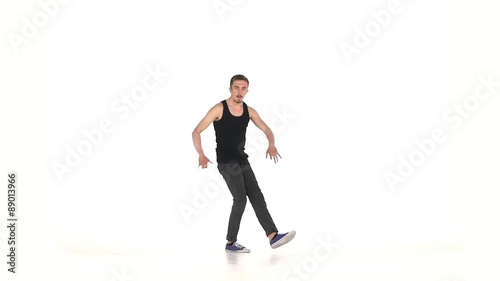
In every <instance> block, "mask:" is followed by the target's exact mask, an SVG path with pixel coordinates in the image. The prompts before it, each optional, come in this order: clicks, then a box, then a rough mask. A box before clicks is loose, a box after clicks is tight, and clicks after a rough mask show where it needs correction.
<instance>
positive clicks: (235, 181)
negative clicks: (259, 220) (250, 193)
mask: <svg viewBox="0 0 500 281" xmlns="http://www.w3.org/2000/svg"><path fill="white" fill-rule="evenodd" d="M217 168H218V169H219V172H220V174H221V175H222V177H223V178H224V180H225V181H226V183H227V186H228V188H229V191H230V192H231V195H232V196H233V207H232V209H231V214H230V216H229V225H228V229H227V236H226V239H227V241H228V242H235V241H236V240H237V236H238V231H239V229H240V223H241V217H242V216H243V212H244V211H245V206H246V203H247V197H246V192H245V183H244V179H243V174H242V172H241V167H240V165H239V164H235V163H228V164H222V163H221V164H218V165H217Z"/></svg>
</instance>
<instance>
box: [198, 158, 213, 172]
mask: <svg viewBox="0 0 500 281" xmlns="http://www.w3.org/2000/svg"><path fill="white" fill-rule="evenodd" d="M208 162H210V163H212V161H210V159H208V158H207V157H206V156H205V155H203V156H200V157H199V158H198V167H200V166H201V168H202V169H206V168H207V166H208ZM212 164H213V163H212Z"/></svg>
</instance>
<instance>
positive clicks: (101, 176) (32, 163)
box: [0, 0, 500, 280]
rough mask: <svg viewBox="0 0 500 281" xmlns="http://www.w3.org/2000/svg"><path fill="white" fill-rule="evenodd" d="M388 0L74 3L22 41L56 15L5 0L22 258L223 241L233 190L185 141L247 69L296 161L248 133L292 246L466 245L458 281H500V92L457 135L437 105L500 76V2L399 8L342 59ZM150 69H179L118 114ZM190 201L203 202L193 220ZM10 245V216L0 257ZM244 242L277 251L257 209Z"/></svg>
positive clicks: (3, 67) (255, 101) (8, 143)
mask: <svg viewBox="0 0 500 281" xmlns="http://www.w3.org/2000/svg"><path fill="white" fill-rule="evenodd" d="M41 2H42V3H45V2H47V1H43V0H42V1H41ZM270 2H271V3H270ZM389 2H390V1H366V0H364V1H361V0H360V1H335V2H334V1H308V2H305V1H283V0H282V1H245V0H242V1H239V2H238V1H233V3H235V5H234V7H233V8H232V10H230V11H226V12H224V13H223V14H222V18H221V17H220V16H219V14H218V13H217V11H216V9H215V8H214V6H213V3H214V2H212V1H210V0H206V1H152V0H146V1H68V3H67V4H64V5H62V4H61V5H60V6H59V10H58V11H57V12H55V13H54V16H53V17H50V18H49V20H48V23H47V24H46V25H45V26H43V27H40V28H38V31H37V32H36V34H35V35H34V36H33V38H30V39H28V40H27V41H28V42H27V43H23V44H21V45H19V46H14V45H13V44H12V42H11V40H10V39H9V38H11V36H12V34H13V33H15V34H17V35H19V36H22V29H23V25H24V24H25V22H24V21H23V20H22V19H23V17H26V18H27V19H28V20H30V21H31V22H33V15H35V14H36V13H37V12H40V11H43V10H42V8H41V6H40V4H39V3H38V2H37V1H16V2H15V3H14V2H12V1H8V2H7V1H2V2H1V4H0V28H1V30H0V33H1V34H3V36H2V38H3V39H2V41H0V61H1V63H0V95H1V101H0V106H1V109H0V124H1V130H2V133H1V140H0V143H1V146H0V159H1V160H0V171H1V173H2V176H3V177H4V179H6V178H7V173H8V172H10V171H17V173H18V176H19V187H18V188H19V189H18V194H19V195H18V196H19V197H18V200H19V211H18V216H19V218H20V221H19V225H20V227H19V234H18V235H19V239H22V240H21V241H22V244H21V246H20V248H19V256H21V257H23V259H24V263H23V264H22V266H20V268H21V269H22V270H29V269H30V268H31V269H34V268H41V267H44V264H45V263H43V262H41V260H45V261H46V262H47V266H48V264H49V260H50V257H51V256H56V255H59V254H61V253H85V252H92V253H100V252H116V253H131V252H137V251H138V252H140V251H150V250H151V249H152V248H154V249H164V250H171V251H176V250H182V249H183V247H194V246H187V245H185V244H187V243H183V242H186V241H193V243H196V247H206V248H207V249H209V250H214V251H219V250H221V247H222V245H223V243H224V241H225V240H224V238H225V230H226V225H227V218H228V215H229V210H230V207H231V197H230V195H229V192H228V191H227V190H226V187H225V185H224V184H223V182H222V184H221V178H220V177H219V175H218V173H217V169H216V166H215V165H210V166H209V168H208V169H207V170H201V169H198V168H197V164H198V161H197V160H198V156H197V154H196V151H195V150H194V148H193V145H192V140H191V132H192V130H193V129H194V127H195V126H196V124H197V123H198V122H199V121H200V120H201V118H203V116H204V115H205V113H206V112H207V111H208V109H209V108H210V107H211V106H213V105H214V104H215V103H217V102H219V101H220V100H222V99H225V98H227V97H228V96H229V91H228V87H229V79H230V78H231V76H232V75H234V74H238V73H242V74H245V75H246V76H247V77H248V78H249V80H250V88H249V89H250V91H249V92H248V94H247V97H246V99H245V101H246V102H247V104H249V105H250V106H252V107H254V108H255V109H257V111H258V112H259V113H260V115H261V116H262V118H263V119H264V121H266V122H268V123H269V124H270V125H271V127H272V128H273V129H274V131H275V135H276V145H277V148H278V151H279V152H280V154H281V155H282V157H283V158H282V159H281V160H280V162H279V163H278V164H276V165H275V164H273V163H272V162H270V161H269V160H267V161H266V159H265V151H266V142H265V139H263V138H262V137H263V135H262V134H261V133H260V132H258V131H257V130H256V129H255V126H253V124H250V125H249V128H248V132H247V138H248V139H249V141H248V142H247V150H248V151H249V154H251V157H250V161H251V163H252V166H253V168H254V171H255V173H256V176H257V179H258V180H259V183H260V185H261V188H262V190H263V192H264V195H265V196H266V200H267V202H268V206H269V209H270V211H271V213H272V215H273V217H274V219H275V221H276V223H277V225H278V227H279V228H280V230H282V231H287V230H289V229H296V230H297V232H298V233H299V234H298V236H297V239H298V240H297V244H299V245H300V243H304V244H307V243H308V241H311V239H314V237H316V236H317V235H319V234H320V233H329V234H331V235H332V236H334V237H335V238H336V239H337V241H339V243H341V244H342V245H344V246H349V245H350V246H351V247H360V248H362V247H382V248H391V247H395V248H398V247H407V246H409V247H431V248H433V249H442V248H446V249H454V251H456V252H457V253H459V254H460V255H461V256H463V264H461V265H460V266H461V269H462V270H463V272H462V273H461V274H462V275H461V276H462V279H464V280H465V279H466V280H469V279H468V278H472V277H473V278H474V279H470V280H479V279H476V278H479V277H482V278H486V277H488V278H491V276H492V275H491V274H490V272H489V270H492V269H493V268H492V266H493V265H495V264H498V262H499V260H498V255H496V254H495V253H496V252H497V251H498V250H500V243H499V242H498V237H500V228H499V227H498V214H499V213H500V207H499V206H500V205H499V204H498V201H499V199H500V196H499V193H498V191H497V190H498V188H499V187H500V180H499V178H498V170H499V168H500V162H499V160H498V159H499V157H500V149H499V148H498V143H500V133H499V131H498V128H499V125H500V124H499V122H500V118H499V117H500V111H499V110H498V108H499V105H500V98H499V95H500V87H496V88H495V90H496V92H495V93H494V94H492V95H491V96H490V97H489V98H487V99H485V100H483V101H480V103H479V105H478V107H477V110H475V111H473V112H470V117H468V118H466V119H463V123H462V124H461V126H458V128H457V129H453V128H452V127H451V125H452V124H453V123H450V122H445V120H444V119H443V114H444V113H445V112H446V111H447V110H448V109H450V108H451V109H453V106H454V104H460V103H462V102H463V101H464V99H465V98H466V97H470V96H472V95H473V94H474V90H475V89H476V86H478V85H480V81H479V79H478V77H479V76H482V77H488V76H489V75H491V77H492V80H494V81H500V69H499V67H498V66H499V65H500V54H499V52H498V50H499V49H500V40H499V39H498V36H497V35H496V34H497V27H498V26H499V24H500V22H499V21H500V20H499V19H498V13H497V11H498V8H497V7H496V6H495V4H493V2H492V1H486V0H485V1H462V2H460V3H457V2H456V1H455V2H454V1H437V2H435V1H428V0H422V1H403V0H402V1H401V2H400V4H399V5H400V9H401V11H400V12H399V13H397V14H393V15H392V16H391V19H390V21H389V22H388V24H387V26H385V27H382V28H381V30H380V32H379V33H378V34H377V35H375V36H373V37H372V38H370V42H369V43H368V44H367V45H366V46H365V47H363V48H360V49H359V50H360V51H359V53H357V54H353V55H352V56H351V57H350V58H351V59H352V61H351V62H350V63H349V62H348V60H347V59H346V56H345V55H344V54H343V52H342V49H341V47H340V46H341V44H342V42H345V43H348V44H351V45H353V46H354V44H355V43H354V41H355V37H356V36H357V33H356V28H360V29H362V30H364V29H365V27H366V25H367V24H368V23H369V22H370V21H373V15H372V14H371V12H372V11H373V12H379V11H380V10H383V9H387V5H388V3H389ZM223 3H225V1H223ZM16 49H18V50H17V52H16ZM148 67H150V68H153V69H154V68H157V67H159V69H161V71H162V72H168V73H169V76H168V77H167V78H165V79H164V80H163V81H162V83H160V84H159V86H158V88H157V89H155V90H153V91H150V92H148V95H147V97H146V98H145V99H144V100H143V101H140V102H138V103H137V108H135V109H133V110H131V112H130V115H128V116H127V117H126V118H120V114H119V113H117V112H116V111H113V109H112V107H111V105H112V104H113V102H114V101H115V100H117V99H118V100H119V99H120V96H121V95H130V94H131V91H132V89H133V87H135V86H138V85H141V84H142V81H143V79H144V77H146V76H147V75H148V72H147V70H146V69H147V68H148ZM284 116H285V117H284ZM106 118H109V119H110V120H112V122H113V125H114V127H113V128H114V129H113V131H112V132H111V133H105V134H103V140H102V143H100V144H99V145H97V146H93V150H92V151H91V152H90V153H89V154H88V155H87V156H84V157H83V158H82V161H81V163H80V164H78V165H76V167H74V168H71V169H72V171H71V172H67V173H64V174H63V175H62V181H59V180H58V176H57V175H56V172H55V171H54V168H53V164H54V163H55V162H57V163H60V164H64V165H66V164H67V163H66V157H67V154H68V151H67V147H71V148H73V149H75V148H76V147H77V145H78V143H80V142H82V141H83V140H85V136H84V135H83V133H82V132H83V130H87V131H90V130H95V129H97V128H98V127H99V123H100V122H101V121H102V120H103V119H106ZM436 128H441V129H443V130H444V131H445V134H446V137H447V140H446V141H445V142H444V143H442V144H438V145H437V146H436V148H435V150H434V153H432V155H430V156H428V157H426V159H425V160H424V162H423V164H422V165H421V166H418V167H416V169H415V172H414V173H413V174H412V175H411V176H409V177H407V178H405V182H404V183H398V184H397V185H396V188H395V190H394V189H391V188H390V186H389V185H388V183H387V181H386V179H385V178H384V173H386V172H388V171H389V172H393V173H397V168H398V165H399V164H400V160H399V158H398V157H399V156H402V157H405V158H406V159H408V157H409V155H410V153H411V152H412V151H415V150H416V149H417V146H416V145H415V141H416V140H422V139H424V138H429V137H431V135H432V131H433V130H434V129H436ZM214 138H215V135H214V131H213V127H212V126H210V127H208V128H207V130H206V131H205V132H203V133H202V141H203V146H204V150H205V152H206V154H207V156H208V157H209V158H210V159H211V160H212V161H213V162H214V163H215V160H216V159H215V147H214V145H215V140H214ZM4 185H5V187H6V184H4ZM2 190H4V191H5V190H6V188H2ZM207 191H208V194H207ZM2 194H3V195H2V196H1V198H3V199H2V200H1V202H0V206H1V207H2V208H1V210H2V214H4V215H3V216H6V211H5V210H6V192H2ZM200 194H202V195H203V196H205V197H207V196H208V198H207V200H205V201H203V200H202V199H200ZM197 200H198V201H197ZM200 200H201V201H200ZM194 202H197V203H194ZM197 204H198V205H197ZM187 207H192V208H194V209H195V211H196V212H195V213H192V214H191V215H187V216H186V215H185V214H184V215H183V212H182V211H181V210H182V209H183V208H184V210H186V208H187ZM299 235H301V238H300V239H299ZM6 237H7V230H6V228H4V227H2V228H1V230H0V239H1V246H0V249H1V250H2V256H3V255H4V253H6V251H7V249H6V242H5V238H6ZM239 240H240V241H242V243H245V242H246V243H250V244H252V243H253V244H254V245H255V246H254V248H258V247H265V246H266V245H265V237H264V234H263V231H262V229H261V228H260V225H259V224H258V222H257V220H256V218H255V216H254V214H253V210H252V209H251V207H250V204H248V206H247V211H246V213H245V215H244V219H243V222H242V226H241V233H240V236H239ZM20 243H21V242H20ZM2 268H4V267H2ZM4 272H5V270H4V269H2V274H3V273H4ZM493 273H494V272H493ZM450 274H453V272H451V273H450ZM496 274H497V276H498V272H497V273H496ZM482 280H493V279H482Z"/></svg>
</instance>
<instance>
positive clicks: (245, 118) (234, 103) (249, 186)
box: [193, 74, 295, 253]
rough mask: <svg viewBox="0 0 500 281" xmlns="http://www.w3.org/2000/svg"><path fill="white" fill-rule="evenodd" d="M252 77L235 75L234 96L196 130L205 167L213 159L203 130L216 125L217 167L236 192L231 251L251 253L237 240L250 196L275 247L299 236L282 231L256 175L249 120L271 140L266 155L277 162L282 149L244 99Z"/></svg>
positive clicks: (231, 85)
mask: <svg viewBox="0 0 500 281" xmlns="http://www.w3.org/2000/svg"><path fill="white" fill-rule="evenodd" d="M248 84H249V83H248V79H247V78H246V77H245V76H243V75H241V74H238V75H235V76H233V77H232V78H231V81H230V82H229V91H230V93H231V96H230V97H229V98H228V99H226V100H223V101H221V102H220V103H217V104H216V105H215V106H213V107H212V108H211V109H210V110H209V111H208V113H207V114H206V116H205V117H204V118H203V119H202V120H201V121H200V123H199V124H198V125H197V126H196V128H195V129H194V131H193V143H194V147H195V148H196V151H197V152H198V155H199V158H198V164H199V166H201V168H202V169H205V168H207V166H208V163H209V162H210V163H212V162H211V161H210V160H209V159H208V158H207V157H206V156H205V154H204V153H203V149H202V145H201V132H203V131H204V130H205V129H206V128H207V127H208V126H209V125H210V124H211V123H213V125H214V129H215V136H216V142H217V148H216V153H217V169H218V170H219V172H220V174H221V175H222V177H223V178H224V180H225V181H226V183H227V186H228V188H229V191H230V192H231V195H232V196H233V206H232V209H231V214H230V216H229V226H228V231H227V236H226V239H227V243H226V251H227V252H236V253H249V252H250V249H248V248H246V247H244V246H243V245H241V244H239V243H236V241H237V235H238V231H239V228H240V222H241V217H242V215H243V211H244V210H245V206H246V203H247V196H248V199H249V200H250V203H251V204H252V207H253V209H254V211H255V214H256V215H257V219H258V220H259V223H260V224H261V226H262V228H263V229H264V231H265V232H266V235H267V237H268V239H269V243H270V245H271V248H273V249H276V248H278V247H280V246H282V245H284V244H286V243H288V242H290V241H291V240H292V239H293V238H294V237H295V231H293V230H292V231H290V232H287V233H278V229H277V228H276V226H275V224H274V222H273V219H272V218H271V215H270V214H269V211H268V209H267V205H266V201H265V200H264V195H263V194H262V192H261V190H260V188H259V185H258V183H257V180H256V178H255V175H254V173H253V171H252V168H251V167H250V163H249V162H248V155H247V154H246V153H245V151H244V150H245V134H246V128H247V125H248V122H249V120H252V122H253V123H254V124H255V125H256V126H257V127H258V128H259V129H260V130H262V131H263V132H264V133H265V134H266V137H267V139H268V141H269V148H268V149H267V151H266V158H267V157H268V156H269V158H270V159H271V160H273V161H274V163H276V162H278V157H279V158H281V155H279V153H278V150H277V149H276V147H275V146H274V135H273V132H272V131H271V129H270V128H269V127H268V126H267V125H266V123H264V121H263V120H262V119H261V118H260V116H259V114H258V113H257V111H255V109H253V108H251V107H249V106H247V104H246V103H244V102H243V99H244V98H245V95H246V94H247V92H248Z"/></svg>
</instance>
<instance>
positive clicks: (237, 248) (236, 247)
mask: <svg viewBox="0 0 500 281" xmlns="http://www.w3.org/2000/svg"><path fill="white" fill-rule="evenodd" d="M226 252H231V253H250V249H248V248H245V246H243V245H241V244H238V243H236V242H234V243H233V244H232V245H229V244H227V243H226Z"/></svg>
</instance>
